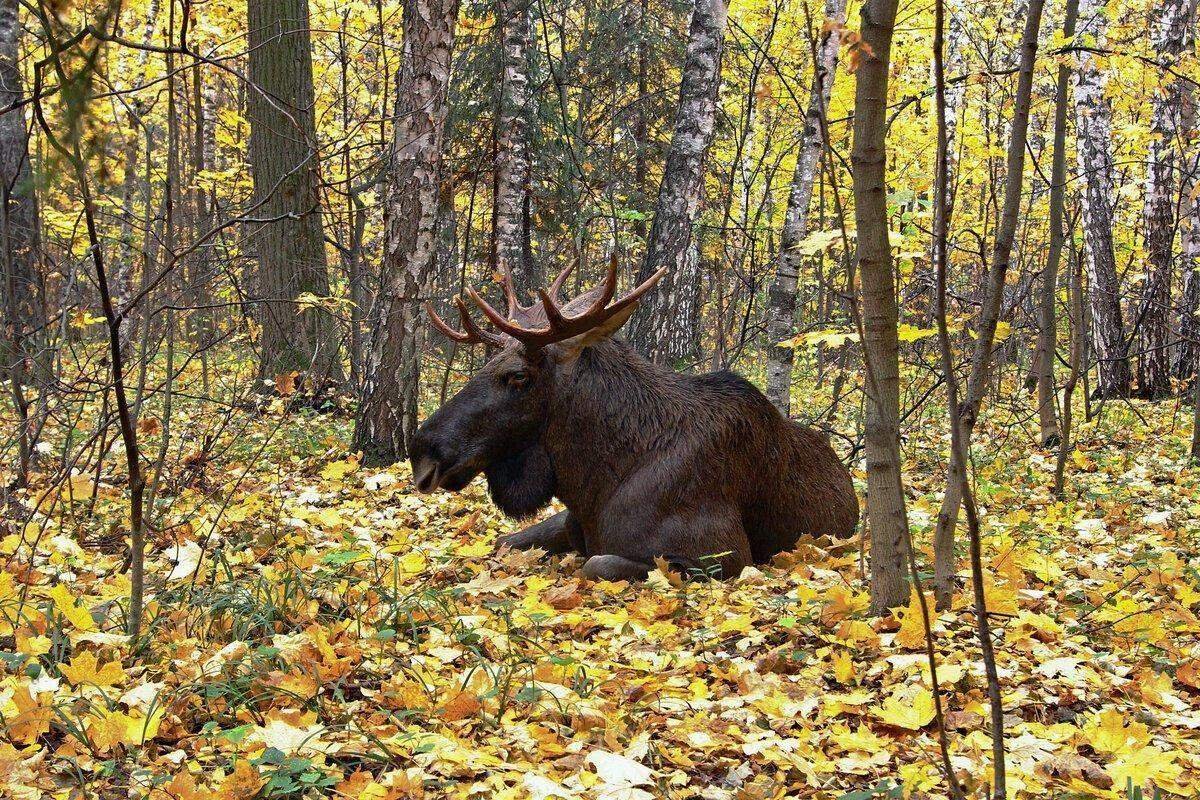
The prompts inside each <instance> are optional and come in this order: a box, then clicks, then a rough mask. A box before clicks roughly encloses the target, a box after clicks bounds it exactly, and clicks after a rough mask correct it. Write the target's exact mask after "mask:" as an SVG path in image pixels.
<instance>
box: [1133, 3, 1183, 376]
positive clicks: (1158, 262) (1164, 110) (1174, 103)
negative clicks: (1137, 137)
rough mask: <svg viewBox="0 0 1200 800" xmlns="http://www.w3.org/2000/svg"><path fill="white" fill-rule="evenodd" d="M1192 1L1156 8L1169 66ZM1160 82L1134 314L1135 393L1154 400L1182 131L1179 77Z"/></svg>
mask: <svg viewBox="0 0 1200 800" xmlns="http://www.w3.org/2000/svg"><path fill="white" fill-rule="evenodd" d="M1194 9H1195V2H1194V0H1162V2H1161V3H1157V4H1156V7H1155V12H1156V13H1157V15H1158V19H1157V20H1156V21H1155V24H1154V33H1153V39H1152V41H1153V47H1154V53H1155V55H1156V57H1157V58H1159V59H1161V60H1163V61H1166V62H1167V63H1169V64H1174V63H1175V62H1176V61H1178V60H1179V56H1180V55H1181V54H1183V53H1184V52H1185V51H1188V50H1191V49H1192V17H1193V11H1194ZM1162 79H1163V80H1164V81H1165V85H1164V86H1163V87H1162V88H1161V90H1160V91H1158V92H1156V93H1155V94H1154V97H1153V99H1152V111H1151V116H1150V155H1149V164H1148V165H1147V167H1146V205H1145V212H1144V217H1145V224H1146V280H1145V283H1144V284H1143V291H1144V295H1143V297H1142V305H1141V309H1140V311H1139V313H1138V317H1139V321H1138V325H1137V333H1138V340H1137V348H1138V356H1137V383H1138V394H1139V395H1140V396H1142V397H1145V398H1150V399H1155V398H1160V397H1165V396H1166V395H1168V394H1170V393H1171V372H1170V358H1169V356H1170V352H1169V347H1170V342H1169V316H1170V304H1171V267H1172V260H1173V259H1172V253H1171V248H1172V246H1173V245H1174V240H1175V207H1176V205H1177V202H1178V198H1177V192H1176V188H1177V186H1178V183H1177V182H1176V180H1175V172H1176V170H1177V169H1179V167H1180V165H1181V158H1180V153H1179V148H1180V141H1181V138H1182V136H1183V133H1184V129H1183V114H1184V81H1182V80H1180V79H1178V78H1175V77H1174V76H1172V75H1171V74H1170V73H1169V72H1167V71H1165V70H1164V71H1163V72H1162Z"/></svg>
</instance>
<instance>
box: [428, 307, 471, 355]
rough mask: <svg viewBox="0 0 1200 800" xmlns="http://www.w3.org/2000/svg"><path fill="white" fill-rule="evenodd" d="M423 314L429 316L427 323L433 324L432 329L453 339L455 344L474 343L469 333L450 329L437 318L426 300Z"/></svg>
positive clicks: (436, 314)
mask: <svg viewBox="0 0 1200 800" xmlns="http://www.w3.org/2000/svg"><path fill="white" fill-rule="evenodd" d="M425 313H426V314H428V315H429V321H430V322H432V323H433V327H435V328H437V329H438V331H440V332H441V334H442V335H443V336H446V337H447V338H450V339H453V340H454V341H456V342H461V343H462V344H473V343H474V341H475V337H474V335H473V334H472V333H471V332H470V331H467V332H466V333H463V332H462V331H456V330H454V328H451V327H450V326H449V325H447V324H446V322H445V321H444V320H443V319H442V318H441V317H439V316H438V313H437V312H436V311H434V310H433V304H432V303H430V302H429V301H428V300H426V301H425Z"/></svg>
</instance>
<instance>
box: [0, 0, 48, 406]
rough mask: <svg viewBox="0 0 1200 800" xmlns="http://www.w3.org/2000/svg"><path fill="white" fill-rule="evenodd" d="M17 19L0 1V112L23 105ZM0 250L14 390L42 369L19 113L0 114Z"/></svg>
mask: <svg viewBox="0 0 1200 800" xmlns="http://www.w3.org/2000/svg"><path fill="white" fill-rule="evenodd" d="M18 17H19V5H18V4H17V2H16V0H0V107H4V108H8V107H10V106H12V105H13V104H14V103H17V102H20V101H21V100H23V99H25V98H24V91H23V88H24V87H23V86H22V84H21V67H20V42H21V23H20V20H19V18H18ZM0 247H2V248H3V250H2V251H0V257H2V258H3V262H2V269H3V272H2V273H0V274H2V275H3V282H2V283H0V297H2V298H3V301H4V303H3V306H0V307H2V308H3V310H4V318H3V325H2V326H0V327H2V329H3V330H2V335H0V375H3V376H5V377H7V378H9V379H10V380H12V381H14V384H13V385H14V387H16V386H17V385H20V384H24V383H26V382H28V381H29V380H30V377H31V376H33V377H34V378H36V376H35V375H34V373H33V369H32V368H34V367H35V366H36V365H37V364H39V363H45V360H44V359H43V358H42V357H41V355H40V354H39V350H40V349H41V343H42V342H44V339H45V337H44V335H43V327H44V325H45V322H46V311H45V306H44V299H43V293H42V277H41V272H40V270H39V269H38V212H37V200H36V197H35V194H34V183H33V171H32V169H31V168H30V164H29V131H28V129H27V128H26V127H25V113H24V111H23V110H21V109H18V110H14V111H9V112H8V113H5V114H0ZM10 371H11V372H10ZM42 378H45V376H44V375H43V376H42Z"/></svg>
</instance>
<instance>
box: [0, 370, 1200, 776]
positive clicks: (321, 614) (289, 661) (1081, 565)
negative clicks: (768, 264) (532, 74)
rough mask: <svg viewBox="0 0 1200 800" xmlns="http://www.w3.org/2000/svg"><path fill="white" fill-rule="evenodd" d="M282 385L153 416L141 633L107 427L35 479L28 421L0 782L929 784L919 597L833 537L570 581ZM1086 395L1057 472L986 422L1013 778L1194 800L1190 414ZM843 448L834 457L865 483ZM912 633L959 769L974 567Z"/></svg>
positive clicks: (476, 502) (13, 534) (911, 477)
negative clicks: (738, 569) (707, 571)
mask: <svg viewBox="0 0 1200 800" xmlns="http://www.w3.org/2000/svg"><path fill="white" fill-rule="evenodd" d="M282 388H284V390H285V391H287V390H290V387H282ZM1014 391H1016V390H1015V389H1014ZM816 394H817V395H820V391H818V392H817V393H816ZM293 400H294V398H291V397H287V396H284V397H280V396H273V397H269V398H255V399H253V401H252V402H247V403H244V404H242V405H241V406H238V407H231V408H230V409H228V410H227V411H225V412H223V413H221V414H214V413H213V412H212V411H211V409H208V410H207V411H203V412H202V411H201V410H200V409H201V406H199V405H196V406H192V405H190V404H189V401H188V399H187V396H186V393H181V394H180V396H179V397H178V398H176V405H175V408H174V412H173V413H174V420H173V421H172V425H173V426H174V428H173V430H174V431H186V437H188V438H183V439H181V438H180V434H179V433H177V432H175V433H173V432H172V428H170V427H168V426H164V425H163V424H162V422H163V421H162V420H160V419H158V418H156V417H155V416H153V413H152V412H150V411H149V410H147V411H146V413H145V414H144V415H143V417H142V418H141V421H140V422H139V431H140V433H141V434H142V439H143V443H144V444H143V447H144V449H145V453H147V454H149V456H148V460H149V461H151V463H153V460H152V456H153V455H154V454H155V453H156V452H158V451H159V448H160V447H161V446H162V437H164V436H169V437H170V436H173V437H174V438H172V439H171V440H170V441H169V442H168V446H167V447H165V448H162V451H163V452H164V453H166V454H167V457H168V459H169V460H170V464H171V466H170V468H169V469H165V470H164V471H163V473H162V474H161V475H158V476H156V477H155V481H156V484H157V485H156V486H155V487H154V491H155V502H154V505H153V512H152V516H151V519H152V523H153V534H152V536H151V554H150V558H149V561H148V565H147V576H148V579H147V587H148V589H147V599H148V605H147V625H146V632H145V634H144V636H143V638H142V640H141V641H140V642H139V643H138V644H137V645H136V646H132V645H131V644H130V642H129V640H128V637H127V636H126V635H125V634H124V633H123V626H124V622H125V620H124V617H123V614H124V611H125V605H124V604H125V602H126V600H127V598H128V595H129V578H128V576H127V574H126V572H125V568H126V566H127V564H126V558H127V556H126V552H125V549H124V545H123V541H124V539H123V533H124V530H125V526H126V525H127V521H126V517H127V507H128V506H127V496H126V493H125V489H124V486H123V483H122V481H123V472H122V466H121V464H122V459H121V458H120V457H119V456H118V454H117V449H118V448H116V447H114V448H113V451H112V452H111V453H110V455H109V457H108V458H106V459H105V460H104V462H103V464H102V466H101V468H100V469H98V470H97V469H95V468H92V469H90V470H89V471H87V472H78V473H76V474H74V475H72V476H71V477H70V479H69V480H66V481H61V482H57V483H55V482H52V481H51V478H50V475H51V474H52V472H53V470H52V469H51V466H52V465H53V463H54V459H55V454H56V453H58V452H59V451H60V450H63V451H64V452H65V449H64V448H63V438H64V437H65V436H67V432H66V430H64V429H63V428H62V427H61V426H59V427H56V426H55V425H51V426H50V427H49V428H48V429H47V430H46V432H45V436H44V438H43V444H42V446H41V447H40V448H39V450H40V458H39V465H41V467H42V468H43V471H42V472H40V473H36V474H35V476H34V480H33V482H32V484H31V485H30V487H29V488H28V489H26V490H23V491H22V492H21V493H19V494H18V496H17V497H15V498H14V500H13V502H12V504H11V505H10V507H9V508H8V509H7V510H6V514H5V518H4V521H3V523H2V524H3V529H2V530H0V562H2V564H3V568H2V570H0V660H2V661H0V670H2V671H0V714H2V715H3V716H2V725H0V730H2V734H0V795H3V796H6V797H12V798H18V799H20V800H26V799H30V798H50V797H55V798H58V797H62V798H76V797H89V798H90V797H100V798H117V797H122V798H123V797H149V798H154V799H155V800H168V798H172V799H173V800H193V799H194V798H208V797H217V798H237V800H248V799H249V798H252V797H261V798H301V797H344V798H356V799H359V800H383V799H384V798H421V797H425V798H435V797H456V798H457V797H463V798H466V797H476V798H538V799H541V798H605V799H606V800H641V799H642V798H655V797H667V798H688V797H703V798H738V800H752V799H756V798H784V797H788V798H808V797H813V798H843V800H866V798H870V797H941V796H944V795H945V783H944V780H943V779H942V777H941V775H940V774H939V769H938V764H939V754H938V745H937V735H936V730H935V719H934V702H933V694H932V688H933V687H932V686H931V682H930V679H929V674H928V670H927V666H926V661H925V654H924V626H923V625H922V621H921V619H920V612H919V611H918V610H917V608H918V605H917V603H916V597H915V595H914V597H913V602H912V603H911V604H910V605H909V607H908V608H901V609H896V610H895V612H894V613H893V614H892V615H891V616H886V617H883V618H878V619H872V618H870V617H869V616H868V615H867V613H866V611H867V603H868V595H867V585H866V582H865V581H864V580H863V578H862V576H861V574H860V554H859V551H858V548H859V541H858V540H857V539H852V540H848V541H836V542H835V541H828V540H814V541H804V542H802V543H801V544H800V546H799V547H798V548H797V549H796V550H795V551H794V552H791V553H787V554H784V555H783V556H781V557H779V558H777V559H776V561H775V562H774V563H772V564H770V565H764V566H762V567H760V568H757V569H748V570H747V571H746V572H745V573H743V574H742V576H741V577H740V578H738V579H736V580H731V581H728V582H711V581H704V580H689V579H687V576H680V575H676V574H673V573H669V572H667V573H664V572H662V571H661V570H660V571H658V572H655V573H653V574H652V575H651V577H650V579H649V580H648V581H646V582H645V583H639V584H626V583H615V584H614V583H604V582H601V583H593V582H589V581H587V580H585V579H584V578H583V577H582V575H581V574H580V572H579V567H580V565H581V559H580V558H578V557H574V556H567V557H562V556H546V555H544V554H539V553H537V552H513V551H508V550H503V549H498V548H497V545H496V539H497V537H498V536H499V535H501V534H503V533H505V532H508V531H511V530H514V529H515V528H517V527H518V526H519V524H520V523H517V522H514V521H511V520H507V519H504V518H503V517H502V516H501V515H500V514H499V512H497V511H496V510H495V509H494V508H493V507H492V506H491V504H490V502H489V501H488V498H487V493H486V488H485V487H484V485H483V483H482V479H480V480H478V481H477V482H476V483H475V484H473V485H472V486H471V487H470V488H469V489H468V490H467V491H465V492H464V493H463V494H461V495H450V494H436V495H418V494H416V493H415V492H414V491H413V490H412V488H411V486H410V484H409V471H408V467H407V466H406V465H397V466H395V467H392V468H389V469H382V470H380V469H372V468H366V467H364V466H362V465H360V464H359V462H358V460H357V459H356V457H355V456H354V454H352V453H350V452H348V445H347V442H349V441H350V438H351V437H350V430H351V424H352V423H351V421H350V420H349V419H348V415H347V414H346V413H343V412H340V411H338V410H336V409H335V410H333V411H331V412H327V413H316V412H313V411H312V410H305V409H300V408H298V407H297V405H298V404H297V403H295V402H293ZM931 402H932V401H931ZM848 405H850V403H849V401H844V406H843V407H844V408H845V406H848ZM148 408H149V407H147V409H148ZM1094 410H1095V409H1094ZM1099 411H1100V413H1099V416H1098V417H1097V418H1096V419H1094V420H1092V421H1091V422H1089V423H1086V424H1081V426H1079V427H1078V434H1077V435H1078V441H1077V445H1078V446H1077V448H1076V450H1075V451H1074V453H1073V455H1072V457H1071V458H1070V459H1069V461H1068V467H1067V468H1068V479H1067V481H1066V487H1067V492H1066V496H1065V497H1064V499H1063V500H1061V501H1057V500H1054V499H1053V498H1052V497H1051V494H1050V491H1049V488H1050V485H1051V482H1052V473H1053V466H1054V456H1055V454H1054V452H1052V451H1047V450H1043V449H1041V448H1039V447H1037V446H1035V445H1034V444H1033V442H1035V441H1036V435H1037V420H1036V418H1034V419H1033V420H1026V419H1021V418H1017V417H1014V416H1010V415H1009V414H1008V412H1006V411H1005V409H1004V407H1003V406H1002V405H997V406H995V407H994V408H992V409H991V410H989V413H988V414H987V416H986V418H985V420H984V421H983V423H982V424H981V427H980V429H979V431H978V433H977V436H976V440H975V443H974V448H973V454H974V457H975V461H976V464H975V466H976V473H975V479H976V488H977V495H978V499H979V503H980V505H981V508H982V510H983V520H984V526H985V527H984V533H985V543H986V553H985V560H986V566H987V567H988V569H987V574H988V576H989V578H988V580H989V585H988V605H989V608H990V611H991V612H992V614H993V615H994V620H993V623H994V628H995V635H996V637H997V639H998V642H997V644H998V647H997V655H998V661H999V671H1000V676H1001V679H1002V686H1003V700H1004V709H1005V713H1006V735H1007V751H1008V759H1009V791H1010V795H1011V796H1014V797H1022V798H1034V797H1049V796H1056V797H1064V798H1067V797H1120V798H1131V797H1134V796H1137V793H1138V792H1139V791H1142V792H1144V793H1145V796H1146V797H1152V796H1154V792H1155V791H1158V792H1160V793H1161V794H1162V796H1164V797H1166V796H1180V797H1192V796H1195V795H1196V793H1197V792H1200V619H1198V618H1197V613H1196V612H1197V610H1198V608H1200V574H1198V573H1197V569H1196V565H1197V561H1196V559H1195V550H1196V539H1197V534H1198V532H1200V468H1197V467H1196V466H1195V465H1193V464H1192V463H1190V461H1189V459H1188V457H1187V444H1188V439H1189V437H1190V433H1191V431H1190V422H1189V421H1190V417H1191V411H1190V409H1189V408H1187V407H1181V406H1179V405H1173V404H1170V403H1163V404H1157V405H1155V404H1146V403H1142V402H1138V401H1134V402H1132V403H1126V402H1116V401H1109V402H1108V403H1105V404H1104V406H1103V408H1101V409H1099ZM856 412H857V409H855V408H845V414H846V420H848V419H851V418H852V417H853V415H854V414H855V413H856ZM92 413H93V414H94V413H97V410H96V409H92ZM1076 414H1077V415H1080V416H1081V415H1082V400H1081V401H1080V408H1079V409H1077V410H1076ZM85 422H86V420H83V421H80V422H79V424H76V425H75V426H73V428H72V430H74V431H75V432H73V433H71V434H70V435H71V436H72V437H76V438H78V437H79V436H80V435H81V434H79V433H78V431H79V430H83V429H85V428H86V427H87V425H86V424H83V423H85ZM8 424H10V423H9V422H8V421H6V422H5V425H8ZM1077 425H1079V423H1077ZM843 432H844V433H846V434H847V435H848V436H852V434H853V430H849V429H848V430H846V431H843ZM205 437H208V438H207V439H206V438H205ZM846 441H848V440H847V439H839V440H838V446H839V449H840V451H841V452H842V453H843V455H845V454H846V447H845V443H846ZM202 445H203V446H202ZM947 448H948V436H947V432H946V431H945V430H944V429H943V426H941V425H939V424H936V423H934V422H930V423H921V422H919V421H918V422H917V424H912V425H910V426H909V429H908V438H907V439H906V441H905V449H906V453H907V456H908V462H907V464H906V476H907V479H908V493H909V512H910V518H911V522H912V529H913V535H914V538H915V541H916V543H917V546H918V548H919V549H920V550H921V559H922V562H923V563H930V553H929V541H928V540H929V535H930V533H931V528H932V524H933V521H934V518H935V517H936V514H937V509H938V503H939V498H940V492H941V489H942V486H943V480H944V478H943V475H944V473H943V470H944V465H943V461H944V456H945V452H946V450H947ZM863 478H864V475H863V471H862V465H861V464H858V465H856V468H855V480H856V485H857V487H858V489H859V491H860V494H861V492H862V490H863V486H864V480H863ZM993 576H994V577H993ZM964 578H965V573H964ZM933 633H934V636H935V644H936V647H937V652H938V657H939V662H938V672H939V679H940V684H941V690H942V692H943V695H944V705H945V709H946V714H945V722H946V726H947V729H948V731H949V743H950V750H951V761H952V764H953V766H954V768H955V769H956V770H957V771H958V773H959V776H960V778H961V779H962V780H963V781H964V782H965V783H966V784H967V786H968V787H970V788H971V789H972V790H973V791H974V792H979V793H982V792H983V791H985V789H986V786H985V783H984V782H985V781H986V780H987V777H988V776H989V775H990V768H989V757H990V747H991V743H990V739H989V736H988V733H987V730H986V719H987V709H986V695H985V689H986V687H985V684H984V677H983V669H982V665H981V663H980V662H979V660H978V659H979V654H978V646H977V642H976V640H975V639H974V630H973V619H972V614H971V611H970V603H969V591H968V592H966V593H965V594H960V595H959V598H958V602H957V603H956V604H955V607H954V608H953V609H952V610H951V611H948V612H945V613H941V614H939V615H938V616H937V618H936V620H935V621H934V625H933Z"/></svg>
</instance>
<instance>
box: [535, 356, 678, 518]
mask: <svg viewBox="0 0 1200 800" xmlns="http://www.w3.org/2000/svg"><path fill="white" fill-rule="evenodd" d="M682 380H683V379H682V377H681V376H680V375H678V374H676V373H674V372H671V371H669V370H666V369H664V368H662V367H659V366H656V365H654V364H652V363H650V362H649V361H647V360H646V359H644V358H642V357H641V356H640V355H638V354H637V353H636V352H635V351H634V350H633V349H632V348H631V347H630V346H629V345H627V344H625V343H624V342H621V341H614V340H609V341H605V342H601V343H599V344H597V345H595V346H593V347H589V348H587V349H586V350H585V351H584V352H583V353H582V354H581V355H580V356H579V358H578V360H577V361H576V362H575V363H574V364H572V365H570V366H568V367H565V368H564V369H563V370H562V372H561V373H560V375H559V376H558V377H557V379H556V382H555V387H554V396H553V398H552V400H551V405H550V415H549V422H548V424H547V427H546V432H545V434H544V437H543V443H544V444H545V446H546V450H547V451H548V452H549V453H550V457H551V459H552V460H553V462H554V469H555V472H556V474H557V494H558V497H559V498H560V499H561V500H562V501H563V502H564V503H565V504H566V505H567V507H568V508H571V509H572V511H574V512H577V513H579V512H582V513H583V514H586V513H588V510H589V508H594V507H596V505H597V504H600V503H603V502H604V501H605V500H607V498H608V497H610V496H611V495H612V493H613V492H614V491H615V490H616V488H617V487H618V486H619V485H620V484H621V483H622V482H623V481H624V480H625V479H626V478H627V477H628V476H629V475H630V474H631V473H632V472H633V471H634V470H635V469H637V468H638V467H639V466H641V465H643V464H645V463H647V458H648V457H653V453H654V452H655V451H660V450H662V449H663V447H664V445H665V444H666V443H667V442H669V441H670V439H671V438H672V437H673V436H674V435H675V434H674V433H673V432H677V431H678V430H679V423H680V422H681V421H682V418H683V417H685V416H686V414H687V406H688V405H689V398H688V397H687V392H686V391H684V388H683V387H682V385H681V384H682Z"/></svg>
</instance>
